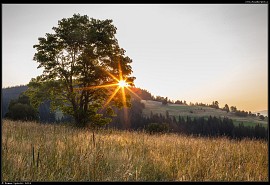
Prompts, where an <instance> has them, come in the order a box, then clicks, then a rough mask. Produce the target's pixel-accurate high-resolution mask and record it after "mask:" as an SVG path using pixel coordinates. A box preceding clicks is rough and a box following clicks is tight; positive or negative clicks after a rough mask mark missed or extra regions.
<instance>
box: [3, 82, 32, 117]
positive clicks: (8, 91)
mask: <svg viewBox="0 0 270 185" xmlns="http://www.w3.org/2000/svg"><path fill="white" fill-rule="evenodd" d="M27 88H28V87H27V86H26V85H21V86H15V87H8V88H3V89H2V103H1V104H2V105H1V106H2V112H1V113H2V117H4V115H5V114H6V113H7V112H8V105H9V102H10V101H11V100H12V99H17V98H18V97H19V95H20V94H21V93H23V92H25V91H26V90H27Z"/></svg>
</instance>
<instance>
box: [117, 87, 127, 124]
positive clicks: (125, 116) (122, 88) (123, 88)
mask: <svg viewBox="0 0 270 185" xmlns="http://www.w3.org/2000/svg"><path fill="white" fill-rule="evenodd" d="M119 87H120V86H119ZM121 90H122V97H123V104H124V107H123V111H124V121H125V123H126V127H129V120H128V112H127V102H126V101H127V100H126V93H125V87H121Z"/></svg>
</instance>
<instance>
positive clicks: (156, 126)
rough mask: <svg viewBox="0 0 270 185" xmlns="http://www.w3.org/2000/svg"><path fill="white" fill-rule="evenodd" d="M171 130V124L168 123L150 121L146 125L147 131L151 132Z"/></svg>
mask: <svg viewBox="0 0 270 185" xmlns="http://www.w3.org/2000/svg"><path fill="white" fill-rule="evenodd" d="M168 131H169V126H168V124H166V123H161V124H160V123H150V124H148V125H147V126H146V132H149V133H150V134H154V133H165V132H168Z"/></svg>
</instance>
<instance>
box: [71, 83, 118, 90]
mask: <svg viewBox="0 0 270 185" xmlns="http://www.w3.org/2000/svg"><path fill="white" fill-rule="evenodd" d="M117 85H118V84H106V85H96V86H89V87H78V88H74V89H75V90H89V89H98V88H104V87H112V86H117Z"/></svg>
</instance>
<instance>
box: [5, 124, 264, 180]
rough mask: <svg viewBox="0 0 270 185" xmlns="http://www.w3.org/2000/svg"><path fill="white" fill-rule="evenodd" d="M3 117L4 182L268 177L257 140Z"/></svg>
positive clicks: (250, 178) (261, 178) (261, 144)
mask: <svg viewBox="0 0 270 185" xmlns="http://www.w3.org/2000/svg"><path fill="white" fill-rule="evenodd" d="M95 136H96V138H95V141H96V145H94V144H93V139H92V132H91V131H90V130H87V129H75V128H72V127H70V126H64V125H41V124H38V123H32V122H13V121H7V120H4V121H3V122H2V181H12V182H14V181H268V144H267V142H264V141H255V140H242V141H236V140H229V139H226V138H217V139H210V138H195V137H192V136H181V135H175V134H163V135H149V134H146V133H143V132H129V131H118V130H100V131H98V132H96V134H95Z"/></svg>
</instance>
